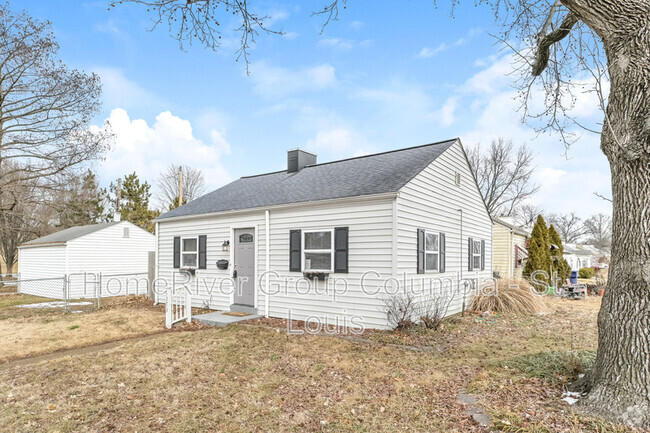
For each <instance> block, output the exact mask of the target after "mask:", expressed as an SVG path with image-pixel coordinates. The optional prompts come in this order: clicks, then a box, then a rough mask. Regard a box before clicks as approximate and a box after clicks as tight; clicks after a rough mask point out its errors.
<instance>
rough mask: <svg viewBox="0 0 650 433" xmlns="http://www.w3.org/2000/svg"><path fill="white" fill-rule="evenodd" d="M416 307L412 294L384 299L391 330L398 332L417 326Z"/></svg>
mask: <svg viewBox="0 0 650 433" xmlns="http://www.w3.org/2000/svg"><path fill="white" fill-rule="evenodd" d="M416 307H417V305H416V303H415V300H414V299H413V296H412V295H410V294H404V295H393V296H389V297H388V298H386V299H384V311H385V312H386V318H387V319H388V325H389V326H390V328H391V329H393V330H398V329H408V328H412V327H413V326H415V321H414V319H415V316H416V314H415V310H416Z"/></svg>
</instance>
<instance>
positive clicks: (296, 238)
mask: <svg viewBox="0 0 650 433" xmlns="http://www.w3.org/2000/svg"><path fill="white" fill-rule="evenodd" d="M301 236H302V234H301V231H300V230H291V231H290V232H289V271H291V272H300V271H301V270H302V269H301V268H302V263H301V259H300V257H301V256H302V252H301V251H300V249H301V248H300V245H301V242H302V240H301Z"/></svg>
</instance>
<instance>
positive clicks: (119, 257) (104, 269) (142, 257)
mask: <svg viewBox="0 0 650 433" xmlns="http://www.w3.org/2000/svg"><path fill="white" fill-rule="evenodd" d="M125 228H128V229H129V237H128V238H125V237H124V229H125ZM154 249H155V238H154V236H153V235H152V234H151V233H149V232H147V231H146V230H143V229H141V228H140V227H137V226H135V225H134V224H131V223H130V222H127V221H122V222H120V223H119V224H115V225H110V226H108V227H104V228H102V229H100V230H97V231H95V232H92V233H89V234H87V235H84V236H80V237H78V238H75V239H72V240H69V241H68V242H67V243H65V244H62V245H58V246H47V245H44V246H38V245H37V246H32V247H22V248H21V250H20V257H21V260H22V262H23V263H21V265H20V272H21V279H22V278H24V279H31V278H51V277H60V276H63V275H65V274H66V273H67V275H68V279H69V297H70V298H71V299H76V298H87V297H95V296H96V293H97V290H99V280H98V282H97V283H95V280H94V277H93V276H88V275H86V276H85V277H84V275H83V274H84V273H87V274H98V273H101V274H102V281H101V283H102V284H101V294H102V296H103V297H106V296H117V295H124V294H128V293H131V294H133V293H140V294H142V293H146V282H144V281H143V279H144V278H146V277H147V270H148V263H149V257H148V254H149V251H154ZM116 275H117V277H114V276H116ZM136 280H138V281H136ZM61 293H63V289H61ZM61 296H62V295H61Z"/></svg>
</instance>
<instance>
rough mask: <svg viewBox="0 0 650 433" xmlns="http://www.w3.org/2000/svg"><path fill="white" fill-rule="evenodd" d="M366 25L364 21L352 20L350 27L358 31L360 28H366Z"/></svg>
mask: <svg viewBox="0 0 650 433" xmlns="http://www.w3.org/2000/svg"><path fill="white" fill-rule="evenodd" d="M365 26H366V24H365V23H364V22H363V21H352V22H351V23H350V29H351V30H357V31H358V30H361V29H362V28H364V27H365Z"/></svg>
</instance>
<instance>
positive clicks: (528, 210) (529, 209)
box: [514, 203, 548, 230]
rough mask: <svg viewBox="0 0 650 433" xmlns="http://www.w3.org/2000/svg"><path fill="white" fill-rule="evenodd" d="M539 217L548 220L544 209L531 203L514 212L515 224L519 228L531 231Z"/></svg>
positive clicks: (519, 207)
mask: <svg viewBox="0 0 650 433" xmlns="http://www.w3.org/2000/svg"><path fill="white" fill-rule="evenodd" d="M539 215H541V216H542V217H543V218H544V219H545V220H547V219H548V216H547V214H546V211H545V210H544V209H542V208H541V207H539V206H536V205H534V204H531V203H524V204H522V205H520V206H518V207H517V208H516V209H515V211H514V217H515V223H516V224H517V225H518V226H520V227H525V228H527V229H530V230H532V229H533V226H534V225H535V221H537V217H538V216H539Z"/></svg>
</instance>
